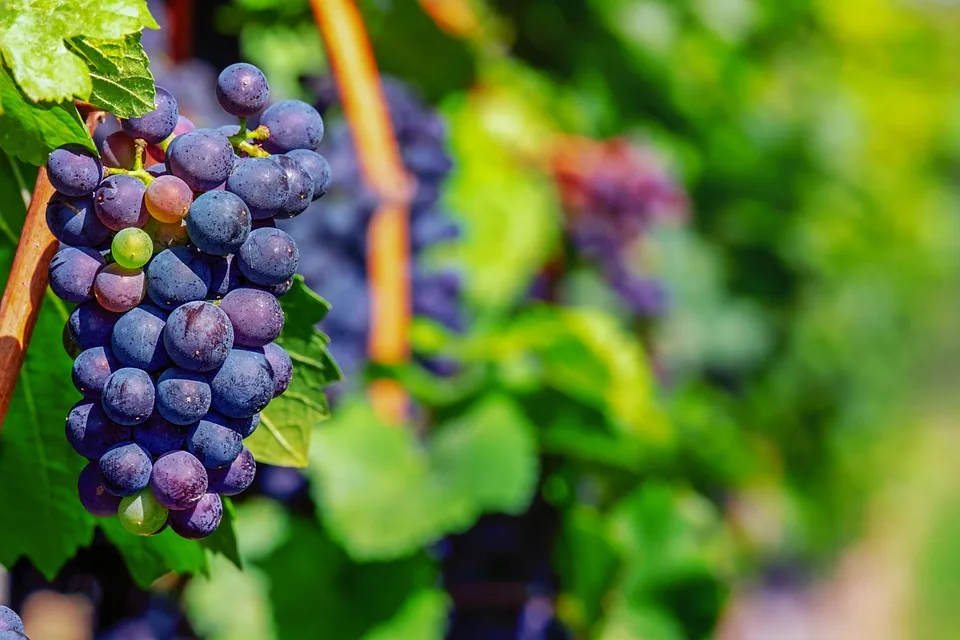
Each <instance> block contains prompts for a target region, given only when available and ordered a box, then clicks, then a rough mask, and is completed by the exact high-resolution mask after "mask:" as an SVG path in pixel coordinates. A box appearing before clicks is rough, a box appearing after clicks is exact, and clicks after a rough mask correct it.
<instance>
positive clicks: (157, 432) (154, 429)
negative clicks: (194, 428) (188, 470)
mask: <svg viewBox="0 0 960 640" xmlns="http://www.w3.org/2000/svg"><path fill="white" fill-rule="evenodd" d="M133 441H134V442H136V443H137V444H139V445H140V446H141V447H143V448H144V449H146V450H147V451H149V452H150V453H151V454H152V455H155V456H162V455H163V454H165V453H168V452H170V451H177V450H179V449H182V448H183V447H184V445H185V444H186V442H187V430H186V429H185V428H184V427H182V426H181V425H178V424H173V423H171V422H169V421H167V420H164V419H163V417H161V416H160V415H159V414H157V413H154V414H153V415H152V416H150V418H149V419H147V421H146V422H144V423H143V424H141V425H139V426H137V428H136V429H133Z"/></svg>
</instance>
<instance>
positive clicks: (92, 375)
mask: <svg viewBox="0 0 960 640" xmlns="http://www.w3.org/2000/svg"><path fill="white" fill-rule="evenodd" d="M121 366H122V365H121V364H120V361H119V360H117V359H116V357H115V356H114V355H113V351H112V350H111V349H110V347H91V348H90V349H86V350H85V351H82V352H81V353H80V355H78V356H77V359H76V360H74V361H73V373H72V376H73V386H75V387H76V388H77V391H79V392H80V393H82V394H83V395H84V397H87V398H96V397H98V396H99V395H100V394H101V393H103V385H104V384H106V382H107V378H109V377H110V375H111V374H112V373H113V372H114V371H116V370H117V369H120V368H121Z"/></svg>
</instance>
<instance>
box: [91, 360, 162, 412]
mask: <svg viewBox="0 0 960 640" xmlns="http://www.w3.org/2000/svg"><path fill="white" fill-rule="evenodd" d="M100 402H101V404H102V405H103V410H104V412H105V413H106V414H107V417H108V418H110V419H111V420H113V421H114V422H116V423H117V424H121V425H124V426H128V427H132V426H135V425H138V424H141V423H143V422H146V420H147V419H148V418H149V417H150V415H151V414H152V413H153V409H154V405H155V402H156V390H155V389H154V385H153V379H152V378H151V377H150V374H148V373H147V372H146V371H143V370H142V369H134V368H133V367H124V368H122V369H117V370H116V371H114V372H113V373H112V374H110V377H109V378H107V381H106V382H105V383H104V385H103V393H102V394H101V396H100Z"/></svg>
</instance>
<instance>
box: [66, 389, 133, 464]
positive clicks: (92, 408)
mask: <svg viewBox="0 0 960 640" xmlns="http://www.w3.org/2000/svg"><path fill="white" fill-rule="evenodd" d="M66 434H67V441H68V442H70V445H71V446H72V447H73V449H74V451H76V452H77V453H79V454H80V455H81V456H83V457H84V458H86V459H88V460H94V461H96V460H99V459H100V457H101V456H102V455H103V454H105V453H106V452H107V450H108V449H110V448H111V447H113V446H114V445H117V444H120V443H121V442H125V441H127V440H129V439H130V429H128V428H127V427H121V426H120V425H118V424H116V423H115V422H113V421H112V420H110V419H109V418H108V417H107V414H105V413H104V412H103V408H102V407H101V406H100V402H99V401H97V400H81V401H80V402H78V403H77V404H75V405H73V408H72V409H70V413H69V414H68V415H67V423H66Z"/></svg>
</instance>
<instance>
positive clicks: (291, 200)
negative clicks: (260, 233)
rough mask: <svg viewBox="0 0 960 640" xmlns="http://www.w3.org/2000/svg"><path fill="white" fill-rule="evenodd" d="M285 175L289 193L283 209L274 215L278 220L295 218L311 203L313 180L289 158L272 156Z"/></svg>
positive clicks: (297, 163) (299, 165)
mask: <svg viewBox="0 0 960 640" xmlns="http://www.w3.org/2000/svg"><path fill="white" fill-rule="evenodd" d="M273 157H274V158H275V159H276V161H277V162H279V163H280V166H282V167H283V170H284V171H285V172H286V174H287V184H288V185H289V186H290V193H289V195H288V196H287V199H286V201H285V202H284V203H283V207H282V208H281V210H280V211H279V212H278V213H277V214H276V216H277V217H278V218H295V217H296V216H298V215H300V214H301V213H303V211H304V210H305V209H306V208H307V207H309V206H310V203H311V202H313V178H312V177H311V176H310V174H309V173H307V170H306V169H305V168H304V167H303V165H301V164H300V163H299V162H297V161H296V160H294V159H293V158H291V157H289V156H283V155H281V156H273Z"/></svg>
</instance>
